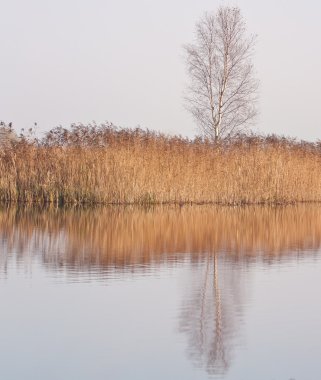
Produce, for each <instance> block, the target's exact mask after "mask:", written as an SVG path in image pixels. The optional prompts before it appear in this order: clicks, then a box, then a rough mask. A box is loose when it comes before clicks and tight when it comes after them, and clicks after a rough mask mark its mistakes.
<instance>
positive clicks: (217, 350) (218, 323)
mask: <svg viewBox="0 0 321 380" xmlns="http://www.w3.org/2000/svg"><path fill="white" fill-rule="evenodd" d="M213 264H214V265H213V267H214V276H213V277H214V278H213V291H214V302H215V332H214V334H215V339H214V347H213V356H214V358H213V359H214V360H215V361H217V360H218V361H221V362H222V364H223V366H224V368H226V367H227V362H226V359H225V349H224V342H223V323H222V303H221V292H220V287H219V279H218V263H217V254H216V253H214V262H213Z"/></svg>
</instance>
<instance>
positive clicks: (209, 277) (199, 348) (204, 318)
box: [180, 253, 245, 375]
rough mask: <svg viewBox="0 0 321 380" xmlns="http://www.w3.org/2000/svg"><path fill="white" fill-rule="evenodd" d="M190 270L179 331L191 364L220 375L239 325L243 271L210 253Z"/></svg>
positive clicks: (228, 356)
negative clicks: (190, 280) (184, 341)
mask: <svg viewBox="0 0 321 380" xmlns="http://www.w3.org/2000/svg"><path fill="white" fill-rule="evenodd" d="M192 271H193V281H192V282H191V283H190V286H187V289H188V290H187V291H186V296H185V301H184V304H183V307H182V312H181V315H180V331H181V332H184V333H185V334H186V335H187V337H188V350H187V351H188V355H189V356H190V357H191V359H192V360H193V362H194V363H195V364H196V365H197V366H202V367H205V368H206V369H207V371H208V372H209V373H210V374H213V375H214V374H215V375H223V374H224V373H225V372H226V371H227V370H228V368H229V366H230V363H231V360H232V353H233V346H234V345H235V340H236V339H237V337H238V336H239V330H240V327H241V325H242V317H243V313H242V304H243V298H244V295H243V292H244V285H245V282H244V279H243V274H244V268H243V267H242V265H240V263H238V264H237V265H236V263H235V262H234V263H233V262H228V261H226V257H224V255H221V254H218V253H213V254H210V253H209V254H208V255H206V257H205V258H204V261H202V262H201V263H199V265H198V266H194V265H193V266H192Z"/></svg>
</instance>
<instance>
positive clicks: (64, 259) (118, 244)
mask: <svg viewBox="0 0 321 380" xmlns="http://www.w3.org/2000/svg"><path fill="white" fill-rule="evenodd" d="M0 238H1V248H2V252H3V254H4V253H6V255H7V254H8V253H10V252H11V253H12V252H14V253H15V254H16V257H17V258H19V259H21V258H23V256H24V255H28V257H29V258H30V255H31V254H32V253H35V252H38V253H39V252H40V253H41V254H42V259H43V261H44V263H48V264H50V265H51V267H52V268H54V267H55V266H64V265H66V266H68V267H73V268H74V269H77V268H79V269H86V268H88V267H90V266H91V265H95V266H100V267H107V268H108V267H109V266H116V267H117V268H126V267H128V266H130V267H131V268H135V266H141V264H144V266H148V265H149V264H151V263H152V264H155V263H157V262H161V261H164V260H167V259H168V257H169V256H170V257H171V259H173V257H174V262H175V261H179V260H180V258H182V257H183V255H182V254H183V253H188V254H190V255H191V257H192V260H193V261H197V260H203V259H204V257H205V254H211V253H213V252H224V253H225V254H227V255H229V257H230V260H232V259H233V260H240V259H245V260H248V259H251V258H254V259H257V258H258V257H262V258H263V260H265V261H274V260H279V259H281V258H282V257H287V258H289V257H294V256H296V255H297V254H300V253H301V252H302V251H303V250H308V249H311V250H316V249H318V248H319V247H320V245H321V207H318V206H312V205H300V206H287V207H280V208H278V207H246V208H241V207H238V208H230V207H214V206H212V207H206V206H191V207H188V206H184V207H182V208H180V207H174V206H168V207H155V208H150V209H144V208H137V207H105V208H96V209H87V210H86V209H77V208H71V209H54V208H48V209H46V210H43V209H36V208H22V207H18V208H12V207H11V208H2V209H0ZM3 254H2V260H4V257H3V256H4V255H3ZM169 254H170V255H169ZM6 255H5V256H6Z"/></svg>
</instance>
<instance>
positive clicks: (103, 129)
mask: <svg viewBox="0 0 321 380" xmlns="http://www.w3.org/2000/svg"><path fill="white" fill-rule="evenodd" d="M0 200H2V201H7V202H10V201H11V202H42V203H47V202H50V203H56V204H67V203H73V204H81V203H104V204H108V203H110V204H132V203H140V204H151V203H185V202H192V203H218V204H232V205H235V204H253V203H256V204H259V203H269V204H272V203H274V204H275V203H277V204H279V203H293V202H301V201H306V202H314V201H321V148H320V145H319V144H317V143H316V144H313V143H302V142H300V143H299V142H295V141H291V140H287V139H279V138H276V137H267V138H262V137H258V136H250V137H241V136H240V137H238V138H235V139H233V140H222V141H221V142H219V143H216V144H214V143H211V142H209V141H204V140H202V139H195V140H192V141H191V140H188V139H184V138H181V137H168V136H164V135H161V134H156V133H152V132H149V131H142V130H140V129H136V130H124V129H117V128H115V127H113V126H112V125H102V126H96V125H89V126H82V125H79V126H73V127H72V129H71V130H66V129H63V128H56V129H55V130H52V131H51V132H50V133H48V134H47V136H46V137H45V138H44V139H43V140H41V141H39V140H32V141H30V140H28V139H27V138H22V139H21V140H20V141H18V142H15V143H12V144H7V145H6V146H2V147H0Z"/></svg>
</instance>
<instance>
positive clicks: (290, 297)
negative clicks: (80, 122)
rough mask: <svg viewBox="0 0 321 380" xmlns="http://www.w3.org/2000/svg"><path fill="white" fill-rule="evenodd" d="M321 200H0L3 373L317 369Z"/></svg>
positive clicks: (272, 374) (216, 373)
mask: <svg viewBox="0 0 321 380" xmlns="http://www.w3.org/2000/svg"><path fill="white" fill-rule="evenodd" d="M320 246H321V206H315V205H301V206H287V207H245V208H240V207H237V208H231V207H207V206H190V207H187V206H184V207H174V206H168V207H154V208H138V207H105V208H95V209H83V208H82V209H80V208H69V209H55V208H48V209H40V208H35V207H33V208H23V207H16V208H14V207H10V208H9V207H2V208H1V209H0V300H1V313H0V326H1V339H0V358H1V359H0V360H1V366H0V378H1V379H8V380H10V379H27V380H28V379H115V380H116V379H117V380H118V379H121V380H122V379H139V380H143V379H209V378H214V379H226V380H230V379H244V380H248V379H267V380H268V379H269V380H270V379H296V380H299V379H305V380H309V379H311V380H312V379H313V380H314V379H317V378H319V377H321V362H320V360H319V356H320V352H321V303H320V301H319V289H320V288H321V276H320V272H321V260H320V257H321V255H320Z"/></svg>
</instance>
